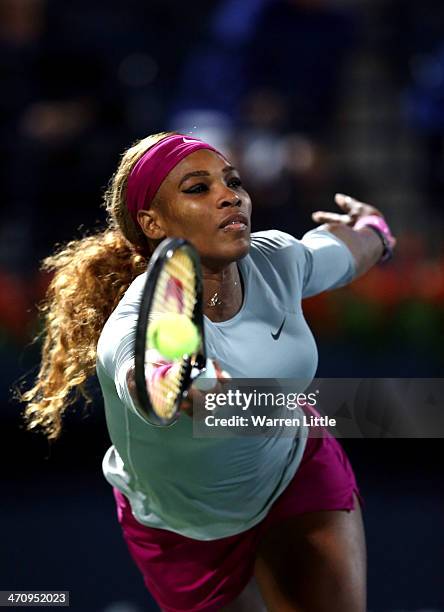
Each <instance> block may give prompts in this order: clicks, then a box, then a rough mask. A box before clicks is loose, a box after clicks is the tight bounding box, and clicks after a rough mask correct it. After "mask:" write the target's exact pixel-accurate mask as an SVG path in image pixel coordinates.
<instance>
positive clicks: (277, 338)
mask: <svg viewBox="0 0 444 612" xmlns="http://www.w3.org/2000/svg"><path fill="white" fill-rule="evenodd" d="M286 318H287V317H284V320H283V321H282V323H281V326H280V327H279V329H278V330H277V332H276V333H275V334H273V332H271V337H272V338H273V340H279V336H280V335H281V331H282V328H283V327H284V323H285V319H286Z"/></svg>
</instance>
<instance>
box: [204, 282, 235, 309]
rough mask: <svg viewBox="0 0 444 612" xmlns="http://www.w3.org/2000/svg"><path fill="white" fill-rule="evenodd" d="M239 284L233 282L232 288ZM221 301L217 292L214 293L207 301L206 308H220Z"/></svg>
mask: <svg viewBox="0 0 444 612" xmlns="http://www.w3.org/2000/svg"><path fill="white" fill-rule="evenodd" d="M238 284H239V283H238V282H237V281H235V282H234V287H237V285H238ZM222 304H223V301H222V300H221V299H220V297H219V292H218V291H216V292H215V293H214V294H213V295H212V296H211V297H210V299H209V300H208V301H207V306H208V308H215V307H216V306H222Z"/></svg>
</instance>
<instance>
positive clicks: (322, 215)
mask: <svg viewBox="0 0 444 612" xmlns="http://www.w3.org/2000/svg"><path fill="white" fill-rule="evenodd" d="M335 202H336V204H337V205H338V206H339V208H341V209H342V210H343V211H344V213H345V214H342V215H341V214H339V213H332V212H326V211H323V210H317V211H316V212H314V213H313V214H312V215H311V218H312V219H313V221H314V222H315V223H340V224H342V225H349V226H350V227H353V226H354V224H355V223H356V221H357V220H358V219H359V217H365V216H367V215H378V216H379V217H382V216H383V215H382V213H381V211H379V210H378V209H377V208H375V207H374V206H371V205H370V204H365V202H359V200H355V199H354V198H351V197H350V196H347V195H344V194H342V193H337V194H336V195H335Z"/></svg>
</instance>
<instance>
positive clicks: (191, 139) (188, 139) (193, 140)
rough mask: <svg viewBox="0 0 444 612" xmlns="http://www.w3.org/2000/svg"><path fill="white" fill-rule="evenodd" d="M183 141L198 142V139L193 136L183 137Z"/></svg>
mask: <svg viewBox="0 0 444 612" xmlns="http://www.w3.org/2000/svg"><path fill="white" fill-rule="evenodd" d="M183 141H184V142H186V143H188V142H189V143H193V142H199V141H198V140H195V139H193V138H184V139H183Z"/></svg>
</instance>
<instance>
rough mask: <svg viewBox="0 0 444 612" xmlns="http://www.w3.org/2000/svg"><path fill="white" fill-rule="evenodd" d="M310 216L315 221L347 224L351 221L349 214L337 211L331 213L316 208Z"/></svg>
mask: <svg viewBox="0 0 444 612" xmlns="http://www.w3.org/2000/svg"><path fill="white" fill-rule="evenodd" d="M311 218H312V219H313V221H315V222H316V223H330V222H333V223H343V224H345V225H348V224H349V223H351V222H352V218H351V216H350V215H340V214H339V213H331V212H326V211H323V210H317V211H316V212H314V213H313V214H312V215H311Z"/></svg>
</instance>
